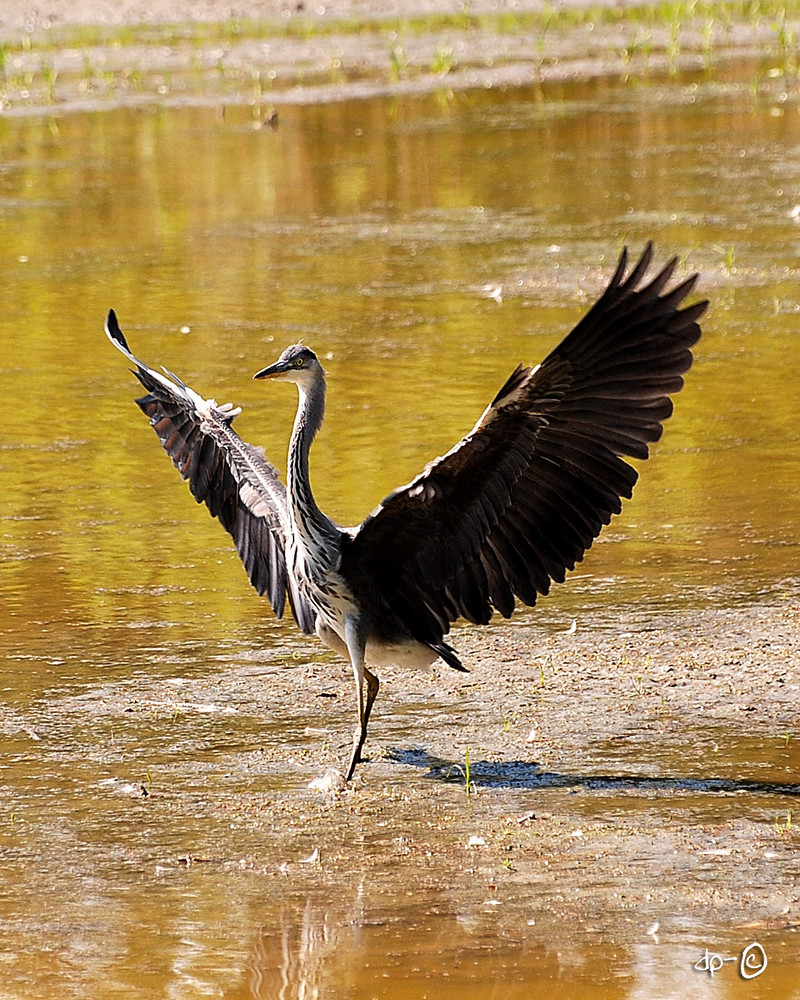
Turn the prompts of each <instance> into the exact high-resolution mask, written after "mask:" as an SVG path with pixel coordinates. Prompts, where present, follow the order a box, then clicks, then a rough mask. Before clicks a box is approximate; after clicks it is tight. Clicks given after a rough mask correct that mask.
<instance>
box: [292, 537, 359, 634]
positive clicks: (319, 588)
mask: <svg viewBox="0 0 800 1000" xmlns="http://www.w3.org/2000/svg"><path fill="white" fill-rule="evenodd" d="M289 571H290V572H291V574H292V576H293V578H294V580H295V583H296V584H297V587H298V589H299V590H300V592H301V594H303V596H304V597H305V598H306V599H307V600H308V602H309V603H310V604H311V606H312V607H313V608H314V610H315V611H316V613H317V614H318V615H320V616H321V617H322V618H323V620H324V621H325V622H326V623H327V624H328V625H330V626H331V627H332V628H334V629H335V631H337V632H339V631H340V629H341V628H342V627H343V626H344V620H345V617H346V615H347V614H348V612H349V611H351V610H352V608H353V595H352V594H351V593H350V590H349V588H348V587H347V585H346V583H345V581H344V580H343V578H342V576H341V574H340V573H339V553H338V551H337V552H328V551H325V550H319V549H318V548H314V550H313V551H312V549H311V547H310V546H309V545H308V544H307V543H306V542H305V541H304V540H303V539H302V538H295V539H293V540H292V543H291V545H290V547H289ZM337 626H338V627H337Z"/></svg>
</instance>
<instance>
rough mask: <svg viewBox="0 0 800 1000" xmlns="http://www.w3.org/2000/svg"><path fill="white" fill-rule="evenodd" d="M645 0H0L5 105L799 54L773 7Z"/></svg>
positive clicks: (343, 92)
mask: <svg viewBox="0 0 800 1000" xmlns="http://www.w3.org/2000/svg"><path fill="white" fill-rule="evenodd" d="M635 6H636V5H635V4H633V3H628V2H625V0H622V2H616V3H613V4H612V3H606V4H590V3H588V2H587V0H566V2H562V3H559V4H557V5H550V4H545V3H542V2H537V0H505V2H504V0H494V2H478V3H470V4H464V3H462V2H457V0H416V2H400V0H395V2H392V3H388V4H385V3H380V2H376V0H333V2H332V3H325V4H322V3H309V2H306V0H295V2H292V3H287V2H285V0H269V2H266V3H261V2H258V0H240V2H231V3H220V2H218V0H203V2H200V3H192V2H190V0H166V2H165V3H159V4H150V3H147V2H143V0H142V2H140V0H123V2H121V3H113V4H112V3H109V2H106V0H78V2H76V3H71V2H68V0H55V2H53V3H50V4H47V5H46V6H44V5H40V4H22V5H18V4H16V3H12V2H10V0H0V43H2V45H3V65H2V77H0V100H1V101H2V111H3V112H4V113H5V114H20V113H38V112H39V111H41V110H43V109H47V110H51V111H52V110H61V111H70V110H74V111H86V110H97V109H102V108H104V107H106V108H107V107H113V106H118V105H120V104H129V105H146V104H148V103H152V102H153V101H158V102H159V103H161V104H165V105H175V104H178V105H181V104H187V103H194V104H199V103H206V104H212V105H222V106H224V105H226V104H251V105H253V106H254V109H255V113H256V114H257V115H262V112H263V111H265V110H266V111H267V112H268V111H269V109H270V106H272V105H274V106H278V105H281V104H284V103H310V102H320V101H339V100H345V99H348V98H354V97H368V96H378V95H384V94H396V95H400V94H419V93H426V92H430V91H432V90H439V91H442V90H443V91H445V92H447V91H458V90H466V89H470V88H484V87H486V88H490V87H519V86H526V85H543V84H546V83H547V82H553V81H559V80H574V79H589V78H592V77H596V76H598V75H601V74H602V75H619V76H623V77H645V76H647V75H648V74H651V73H663V72H665V71H669V72H674V71H678V70H686V69H707V68H708V67H710V66H711V65H712V64H714V63H715V62H720V61H724V60H727V59H730V58H744V57H751V58H753V57H754V58H759V57H761V56H765V57H766V56H768V57H769V58H770V60H771V64H770V68H771V69H773V70H777V71H780V70H781V68H782V67H784V66H785V65H788V63H791V55H790V54H787V49H786V45H785V39H786V38H791V37H792V32H796V30H797V25H796V24H794V23H792V22H791V21H787V23H786V25H785V26H784V29H783V31H782V30H781V26H780V24H779V23H778V22H777V21H776V19H775V18H774V17H770V16H768V15H767V14H765V15H763V16H762V15H760V14H759V13H758V12H756V13H755V14H754V16H753V17H751V18H750V19H748V20H737V18H736V17H733V16H727V15H726V16H725V17H720V18H718V19H714V18H710V19H709V18H704V17H693V16H691V15H687V14H686V12H685V11H683V10H682V8H680V7H679V6H677V5H676V7H675V10H674V13H670V10H669V9H665V10H662V11H654V12H653V13H651V14H648V13H646V10H647V9H646V8H644V9H643V8H642V7H639V8H637V11H638V13H636V14H635V16H634V15H632V16H631V19H630V20H628V19H626V18H625V17H624V16H623V13H624V11H625V9H626V7H635ZM643 10H644V11H645V13H643V12H642V11H643ZM598 14H599V16H598ZM593 18H594V20H593ZM782 40H783V41H782ZM787 61H788V62H787ZM772 64H774V65H772ZM271 120H273V121H274V118H273V119H271Z"/></svg>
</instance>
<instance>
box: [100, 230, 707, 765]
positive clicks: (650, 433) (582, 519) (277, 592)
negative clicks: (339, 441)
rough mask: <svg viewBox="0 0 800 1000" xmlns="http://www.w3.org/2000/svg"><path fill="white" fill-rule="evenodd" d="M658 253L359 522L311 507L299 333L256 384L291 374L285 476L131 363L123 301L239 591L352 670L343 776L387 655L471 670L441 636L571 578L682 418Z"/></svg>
mask: <svg viewBox="0 0 800 1000" xmlns="http://www.w3.org/2000/svg"><path fill="white" fill-rule="evenodd" d="M652 257H653V244H652V242H650V243H648V244H647V245H646V246H645V249H644V252H643V253H642V255H641V257H640V258H639V259H638V261H637V262H635V263H634V264H633V265H632V266H631V268H630V270H629V269H628V250H627V247H625V248H623V249H622V252H621V255H620V257H619V260H618V263H617V266H616V269H615V270H614V272H613V274H612V276H611V278H610V280H609V281H608V284H607V286H606V288H605V290H604V291H603V292H602V294H601V295H600V296H599V297H598V298H597V300H596V301H595V303H594V304H593V305H592V306H591V308H590V309H589V310H588V312H587V313H586V314H585V315H584V316H583V318H582V319H581V320H580V321H579V322H578V324H577V325H576V326H575V327H574V328H573V329H572V330H571V331H570V332H569V333H568V334H567V336H566V337H564V339H563V340H562V341H561V342H560V343H559V344H558V346H556V347H555V348H554V349H553V350H552V351H551V352H550V353H549V354H548V355H547V357H546V358H545V359H544V361H542V362H541V364H539V365H537V366H536V367H529V366H526V365H523V364H518V365H517V367H516V368H515V369H514V370H513V371H512V372H511V374H510V376H509V377H508V378H507V379H506V381H505V382H504V384H503V385H502V387H501V388H500V390H499V391H498V392H497V395H496V396H495V397H494V399H493V400H492V402H491V403H490V404H489V405H488V406H487V407H486V409H485V410H484V412H483V413H482V415H481V416H480V417H479V419H478V421H477V423H476V424H475V426H474V427H473V428H472V430H471V431H469V433H468V434H466V436H465V437H463V438H462V440H461V441H459V442H458V443H457V444H456V445H455V446H454V447H453V448H451V449H450V451H448V452H447V453H446V454H445V455H443V456H440V457H438V458H435V459H434V460H433V461H431V462H430V463H429V464H428V465H427V466H426V467H425V469H424V470H423V471H422V472H421V473H420V474H419V475H418V476H417V477H416V478H415V479H413V480H412V481H411V482H410V483H408V484H407V485H405V486H401V487H400V488H399V489H397V490H395V491H394V492H392V493H390V494H389V495H388V496H387V497H386V498H385V499H384V500H383V501H381V503H380V504H378V506H377V507H376V508H375V509H374V510H373V511H372V512H371V513H370V514H369V515H368V516H367V517H366V518H365V519H364V521H362V523H361V524H360V525H358V526H357V527H342V526H340V525H338V524H337V523H336V522H335V521H334V520H332V519H331V518H330V517H328V516H327V515H326V514H325V513H323V512H322V511H321V510H320V508H319V507H318V506H317V503H316V501H315V499H314V494H313V491H312V487H311V481H310V477H309V451H310V449H311V445H312V442H313V441H314V438H315V436H316V435H317V432H318V431H319V429H320V427H321V425H322V422H323V418H324V413H325V394H326V382H325V372H324V370H323V368H322V365H321V364H320V362H319V359H318V357H317V355H316V354H315V353H314V352H313V351H312V350H311V349H310V348H309V347H307V346H304V345H302V344H293V345H291V346H289V347H287V348H286V350H284V351H283V353H282V354H281V355H280V357H279V358H278V359H277V360H276V361H275V362H274V363H272V364H270V365H268V366H267V367H265V368H262V369H260V370H259V371H257V372H256V373H255V375H253V378H255V379H259V380H272V381H281V382H291V383H294V384H295V385H296V387H297V390H298V405H297V411H296V416H295V421H294V427H293V430H292V434H291V438H290V441H289V447H288V459H287V467H286V484H285V485H284V483H283V481H282V480H281V478H280V476H279V474H278V472H277V470H276V469H275V467H274V466H273V465H272V463H271V462H269V460H268V459H267V458H266V457H265V453H264V451H263V450H262V449H260V448H257V447H254V446H253V445H250V444H247V443H246V442H245V441H243V440H242V439H241V438H240V437H239V436H238V434H237V433H236V431H235V430H234V429H233V426H232V424H233V421H234V419H235V418H236V416H238V414H239V413H240V412H241V409H240V408H239V407H234V406H233V405H232V404H230V403H227V404H222V405H218V404H217V403H216V401H215V400H214V399H205V398H204V397H202V396H201V395H199V394H198V393H197V392H195V391H194V390H193V389H191V388H190V387H189V386H188V385H186V384H185V383H184V382H183V381H182V380H181V379H180V378H178V377H177V376H176V375H174V374H172V373H171V372H170V371H169V370H168V369H166V368H164V369H162V372H158V371H155V370H154V369H153V368H150V367H149V366H148V365H146V364H145V363H144V362H142V361H140V360H139V359H138V358H136V357H135V356H134V355H133V354H132V353H131V351H130V348H129V347H128V343H127V341H126V339H125V336H124V334H123V333H122V330H121V329H120V326H119V323H118V320H117V317H116V314H115V312H114V310H113V309H112V310H110V311H109V313H108V317H107V320H106V324H105V330H106V334H107V336H108V337H109V339H110V340H111V342H112V343H113V344H114V346H115V347H117V348H118V349H119V350H120V351H121V352H122V353H123V354H124V355H125V356H126V357H127V358H128V360H129V361H130V362H131V363H132V364H133V366H134V367H133V369H132V372H133V374H134V375H135V376H136V378H138V380H139V382H140V383H141V384H142V386H143V387H144V389H145V390H146V394H145V395H144V396H141V397H140V398H137V399H136V403H137V404H138V405H139V407H140V408H141V410H142V411H143V412H144V414H145V415H146V416H147V417H148V418H149V420H150V424H151V425H152V427H153V429H154V431H155V432H156V434H157V435H158V438H159V440H160V442H161V444H162V446H163V448H164V450H165V451H166V453H167V455H168V456H169V457H170V458H171V459H172V462H173V463H174V465H175V467H176V468H177V470H178V472H179V473H180V475H181V476H182V477H183V479H184V480H186V481H187V482H188V485H189V488H190V490H191V492H192V494H193V495H194V498H195V500H196V501H197V502H198V503H204V504H205V505H206V506H207V507H208V510H209V512H210V513H211V514H212V516H214V517H216V518H218V519H219V521H220V523H221V524H222V526H223V527H224V528H225V529H226V530H227V531H228V532H229V533H230V535H231V536H232V537H233V541H234V543H235V545H236V549H237V551H238V554H239V556H240V558H241V560H242V562H243V564H244V568H245V570H246V572H247V574H248V576H249V579H250V582H251V583H252V585H253V587H254V588H255V589H256V591H257V592H258V594H259V595H265V596H266V597H267V599H268V600H269V603H270V605H271V606H272V610H273V611H274V613H275V615H276V616H277V617H278V618H280V617H282V615H283V613H284V611H285V608H286V603H287V601H288V604H289V607H290V609H291V612H292V614H293V616H294V619H295V621H296V623H297V625H298V626H299V628H300V629H301V630H302V632H304V633H306V634H309V635H310V634H312V633H314V632H316V634H317V636H318V637H319V638H320V639H321V640H322V642H323V643H324V644H325V645H326V646H328V647H330V648H331V649H333V650H334V651H335V652H337V653H339V654H341V655H342V656H343V657H345V659H347V660H348V661H349V663H350V666H351V668H352V672H353V679H354V685H355V696H356V716H357V718H356V725H355V728H354V731H353V737H352V747H351V749H350V752H349V760H348V763H347V766H346V768H345V769H344V780H345V782H348V781H350V779H351V778H352V777H353V774H354V771H355V769H356V766H357V764H358V763H359V762H360V761H361V759H362V752H363V748H364V743H365V740H366V736H367V726H368V723H369V720H370V714H371V712H372V707H373V705H374V703H375V699H376V697H377V695H378V690H379V687H380V681H379V678H378V674H377V670H378V669H379V668H382V667H383V666H386V665H399V666H417V667H420V666H431V665H433V664H435V663H437V662H438V661H440V660H441V661H443V662H444V663H445V664H447V665H448V666H449V667H452V668H454V669H455V670H462V671H463V670H466V668H465V667H464V665H463V663H462V661H461V659H460V657H459V655H458V653H457V651H456V650H455V649H454V648H453V647H452V646H451V645H450V644H449V643H448V642H447V641H446V637H447V636H448V634H449V631H450V628H451V625H452V624H454V623H455V622H456V621H458V620H459V619H465V620H466V621H467V622H471V623H474V624H476V625H486V624H487V623H488V622H489V621H490V619H491V618H492V617H493V615H494V613H495V612H497V613H499V614H500V615H501V616H502V617H504V618H509V617H510V616H511V614H512V612H513V611H514V609H515V606H516V604H517V601H519V602H521V603H522V604H525V605H528V606H532V605H534V604H535V603H536V601H537V598H538V597H539V596H540V595H546V594H547V593H548V592H549V590H550V587H551V584H552V583H553V582H556V583H563V582H564V581H565V579H566V574H567V571H569V570H573V569H574V568H575V565H576V564H577V563H578V562H580V561H581V560H582V559H583V557H584V554H585V552H586V551H587V550H588V549H589V548H590V547H591V545H592V543H593V542H594V540H595V538H597V536H598V535H599V533H600V531H601V530H602V528H603V527H604V526H605V525H607V524H608V523H609V522H610V521H611V518H612V516H613V515H615V514H619V513H620V511H621V509H622V500H623V499H628V498H630V497H631V495H632V491H633V487H634V484H635V483H636V481H637V478H638V472H637V470H636V469H635V468H634V467H633V466H632V465H631V464H630V463H629V462H626V461H625V460H624V459H625V458H633V459H640V460H641V459H646V458H647V457H648V455H649V450H650V449H649V446H650V445H651V444H653V443H654V442H656V441H658V440H659V438H660V437H661V435H662V431H663V423H664V421H665V420H666V419H667V418H668V417H670V416H671V414H672V412H673V402H672V398H671V397H672V396H673V395H674V394H676V393H677V392H679V391H680V389H681V388H682V387H683V384H684V375H685V374H686V372H687V371H688V370H689V368H690V367H691V364H692V361H693V354H692V348H693V347H694V345H695V344H696V343H697V341H698V340H699V339H700V334H701V331H700V326H699V324H698V320H699V318H700V317H701V316H702V314H703V313H704V311H705V309H706V307H707V306H708V301H707V300H702V301H697V302H694V303H692V304H689V305H686V304H685V300H686V298H687V296H689V294H690V293H691V292H692V289H693V288H694V286H695V283H696V281H697V278H698V275H697V274H692V275H690V276H689V277H687V278H685V279H684V280H682V281H680V282H678V283H675V282H672V278H673V275H674V272H675V269H676V267H677V264H678V258H677V257H672V258H671V259H670V260H669V261H668V262H667V263H666V264H665V265H664V266H663V267H662V269H661V270H659V271H658V272H657V273H656V274H655V275H654V276H652V277H651V276H649V274H648V272H649V271H650V266H651V263H652Z"/></svg>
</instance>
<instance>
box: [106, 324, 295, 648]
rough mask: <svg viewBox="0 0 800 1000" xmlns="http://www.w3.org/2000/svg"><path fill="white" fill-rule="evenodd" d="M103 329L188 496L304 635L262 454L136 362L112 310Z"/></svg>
mask: <svg viewBox="0 0 800 1000" xmlns="http://www.w3.org/2000/svg"><path fill="white" fill-rule="evenodd" d="M106 333H107V334H108V337H109V340H111V342H112V343H113V344H114V346H115V347H117V348H118V349H119V350H120V351H121V352H122V353H123V354H124V355H125V356H126V357H127V358H128V360H129V361H131V362H132V363H133V364H134V365H135V366H136V367H135V368H134V369H133V373H134V375H135V376H136V377H137V378H138V379H139V381H140V382H141V383H142V385H143V386H144V388H145V389H146V390H147V395H145V396H142V397H140V398H139V399H137V400H136V402H137V404H138V405H139V407H140V409H141V410H142V411H143V412H144V413H145V414H146V415H147V416H148V417H149V418H150V424H151V426H152V427H153V430H154V431H155V432H156V434H157V435H158V438H159V440H160V442H161V444H162V446H163V448H164V451H165V452H166V453H167V454H168V455H169V457H170V458H171V459H172V462H173V464H174V465H175V468H176V469H177V470H178V472H179V473H180V474H181V476H182V477H183V479H185V480H186V481H187V482H188V484H189V489H190V490H191V492H192V495H193V496H194V498H195V500H196V501H197V502H198V503H204V504H205V505H206V506H207V507H208V510H209V512H210V514H211V515H212V516H213V517H216V518H218V519H219V521H220V523H221V524H222V526H223V527H224V528H225V530H226V531H227V532H228V533H229V534H230V535H231V537H232V538H233V541H234V544H235V545H236V550H237V552H238V553H239V557H240V559H241V560H242V563H243V565H244V568H245V570H246V571H247V575H248V577H249V579H250V582H251V583H252V585H253V586H254V587H255V589H256V591H257V592H258V593H259V594H260V595H263V594H266V595H267V598H268V600H269V602H270V604H271V605H272V608H273V610H274V612H275V614H276V615H277V617H278V618H280V617H281V616H282V615H283V611H284V608H285V604H286V596H287V593H288V596H289V604H290V607H291V609H292V613H293V615H294V617H295V619H296V621H297V624H298V625H299V626H300V628H301V629H302V630H303V631H304V632H307V633H311V632H313V631H314V616H313V613H312V611H311V609H310V608H309V606H308V605H307V603H306V602H305V601H304V600H303V598H302V597H301V596H300V595H299V594H298V593H297V592H296V590H295V588H294V586H293V585H292V582H291V579H290V578H289V575H288V573H287V569H286V548H287V539H288V533H289V520H288V508H287V502H286V490H285V488H284V486H283V483H282V482H281V480H280V477H279V476H278V473H277V471H276V470H275V468H274V466H273V465H271V463H270V462H268V461H267V460H266V458H265V457H264V455H263V453H262V452H261V451H260V450H259V449H258V448H254V447H253V446H252V445H249V444H247V443H246V442H244V441H242V439H241V438H240V437H239V436H238V434H237V433H236V432H235V431H234V430H233V428H232V426H231V424H232V422H233V420H234V418H235V417H236V416H237V415H238V413H239V412H240V411H239V410H238V409H234V408H233V407H232V406H230V405H229V404H225V405H223V406H218V405H217V404H216V403H215V402H214V400H206V399H203V398H202V397H201V396H199V395H198V394H197V393H196V392H194V391H193V390H192V389H190V388H189V387H188V386H187V385H185V383H183V382H182V381H181V380H180V379H179V378H177V376H174V375H172V373H170V372H166V375H162V374H161V373H160V372H156V371H154V370H153V369H152V368H149V367H148V366H147V365H145V364H144V363H143V362H141V361H139V359H138V358H136V357H134V355H133V354H132V353H131V351H130V349H129V348H128V344H127V342H126V340H125V337H124V335H123V333H122V331H121V330H120V328H119V324H118V323H117V318H116V315H115V314H114V311H113V310H112V311H111V312H109V314H108V320H107V322H106Z"/></svg>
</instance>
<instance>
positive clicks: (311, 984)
mask: <svg viewBox="0 0 800 1000" xmlns="http://www.w3.org/2000/svg"><path fill="white" fill-rule="evenodd" d="M334 913H335V911H334V909H333V907H332V905H331V903H330V901H329V902H327V903H324V904H323V903H322V902H315V901H314V900H312V899H311V897H308V898H307V899H306V901H305V904H302V903H300V904H298V905H296V906H284V907H282V908H281V910H280V911H279V916H278V923H277V927H269V928H262V929H261V931H260V932H259V935H258V938H257V939H256V943H255V946H254V948H253V954H252V956H251V958H250V959H249V961H248V963H247V964H248V980H249V983H248V985H249V990H250V994H251V996H252V997H253V1000H317V998H318V997H325V996H329V995H330V994H329V993H328V992H327V991H326V984H328V983H330V982H331V978H332V972H333V969H332V968H331V967H332V966H334V965H335V957H336V952H337V946H338V944H339V942H340V939H341V938H342V937H343V936H344V935H351V934H352V921H347V920H343V919H342V917H341V914H339V913H336V914H335V916H334ZM340 985H342V984H340Z"/></svg>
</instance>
